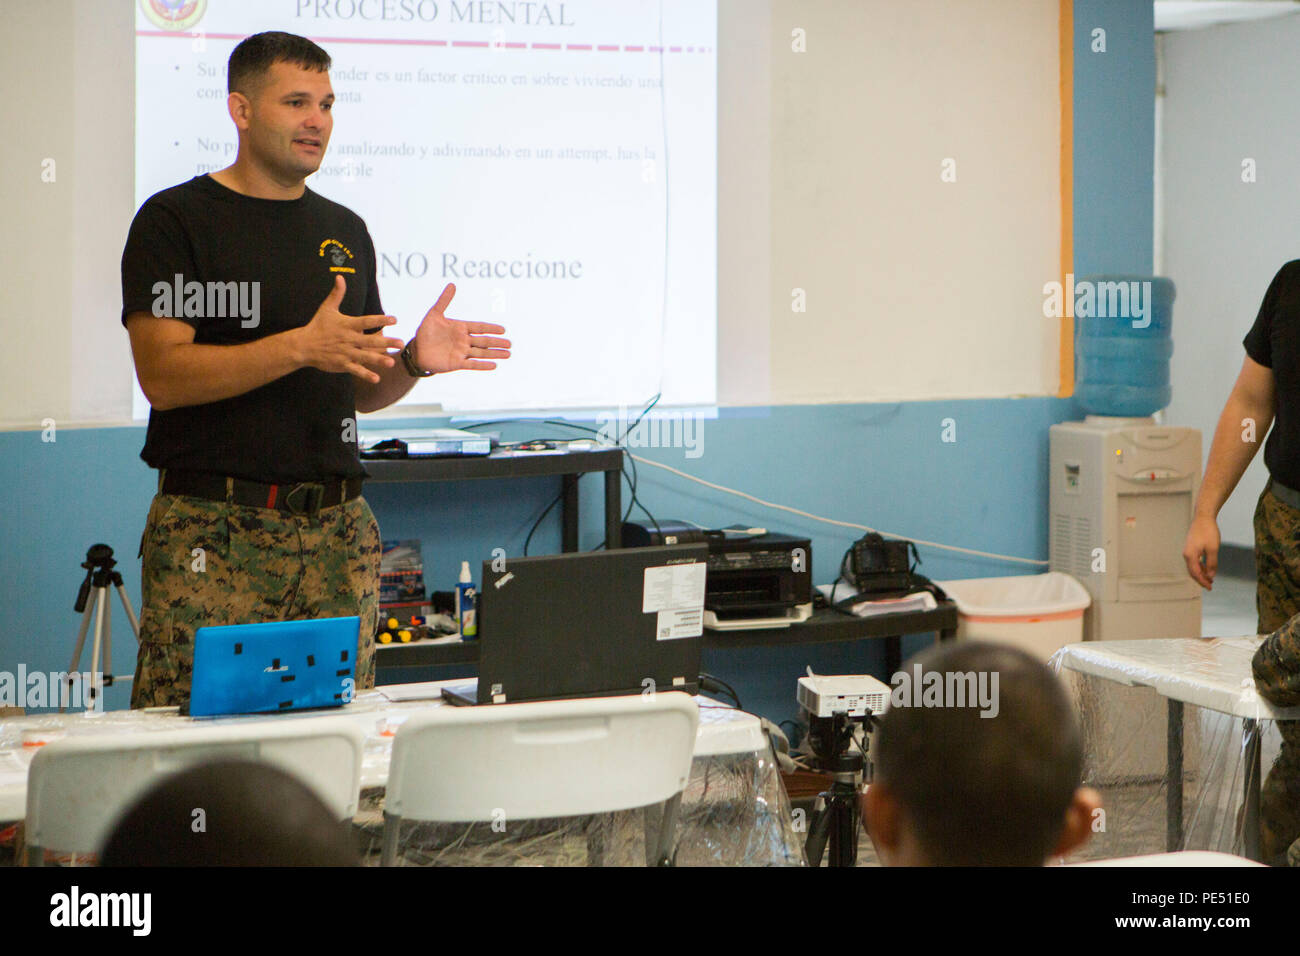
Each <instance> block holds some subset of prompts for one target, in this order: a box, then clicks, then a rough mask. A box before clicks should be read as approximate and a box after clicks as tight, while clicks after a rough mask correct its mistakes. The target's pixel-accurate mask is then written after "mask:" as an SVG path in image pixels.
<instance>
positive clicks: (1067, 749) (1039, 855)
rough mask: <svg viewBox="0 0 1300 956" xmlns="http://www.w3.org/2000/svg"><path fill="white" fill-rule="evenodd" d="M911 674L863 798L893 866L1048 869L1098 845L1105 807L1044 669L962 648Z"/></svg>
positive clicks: (993, 649) (931, 658)
mask: <svg viewBox="0 0 1300 956" xmlns="http://www.w3.org/2000/svg"><path fill="white" fill-rule="evenodd" d="M918 665H919V668H920V670H919V672H918V671H917V669H916V668H917V666H918ZM931 672H933V676H929V675H931ZM918 673H919V674H920V675H921V678H922V679H921V682H920V686H918V687H915V688H914V687H911V686H910V685H911V684H914V683H916V680H915V678H916V677H917V675H918ZM901 674H902V675H904V676H905V677H906V680H904V679H903V677H896V678H895V681H894V693H893V696H892V698H891V700H892V703H891V705H890V709H889V710H888V711H887V712H886V714H885V715H884V717H883V718H882V720H881V726H880V728H879V729H878V730H877V731H876V732H875V739H874V741H873V742H872V755H873V762H874V766H875V777H874V782H873V783H872V784H871V786H870V787H869V788H868V789H867V791H866V793H865V794H864V795H863V798H862V810H863V814H864V817H865V823H866V826H867V830H868V832H869V833H870V834H871V839H872V842H873V843H874V844H875V847H876V852H877V854H878V855H879V857H880V861H881V863H883V864H884V865H885V866H1041V865H1042V864H1043V863H1044V862H1045V861H1046V860H1047V858H1048V857H1051V856H1064V855H1065V854H1066V853H1069V852H1070V851H1071V850H1073V849H1075V848H1076V847H1078V846H1080V845H1082V844H1083V842H1084V841H1085V840H1087V838H1088V835H1089V833H1090V832H1091V826H1092V821H1093V818H1094V815H1095V814H1094V811H1095V810H1096V809H1097V808H1098V807H1099V806H1100V805H1101V802H1100V799H1099V797H1098V795H1097V793H1096V792H1095V791H1093V790H1090V789H1086V788H1081V787H1079V781H1080V779H1081V777H1082V774H1083V742H1082V734H1081V732H1080V730H1079V725H1078V722H1077V721H1076V719H1075V716H1074V710H1073V707H1072V706H1071V702H1070V698H1069V696H1068V694H1067V693H1066V690H1065V687H1064V685H1062V684H1061V682H1060V681H1059V680H1058V679H1057V677H1056V675H1054V674H1053V673H1052V672H1051V671H1050V670H1048V669H1047V667H1046V666H1045V665H1044V664H1043V663H1042V662H1041V661H1039V660H1037V659H1036V658H1034V657H1031V656H1030V655H1029V654H1026V653H1025V652H1024V651H1021V650H1017V649H1016V648H1012V647H1006V646H1002V645H996V644H987V643H981V642H976V641H962V642H960V643H949V644H944V645H941V646H939V647H936V648H932V649H930V650H927V651H926V652H924V653H922V654H919V655H917V656H916V657H914V658H912V659H911V660H910V661H908V662H907V664H905V665H904V666H903V670H902V672H901ZM940 679H942V683H939V680H940ZM904 685H907V686H904ZM936 688H942V690H938V691H936ZM923 690H928V691H929V693H923ZM900 700H902V701H903V702H904V703H905V704H906V705H905V706H899V702H900ZM936 704H938V705H939V706H936ZM954 704H962V705H963V706H954Z"/></svg>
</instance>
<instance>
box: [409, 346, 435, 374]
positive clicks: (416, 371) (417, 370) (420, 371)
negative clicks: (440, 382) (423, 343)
mask: <svg viewBox="0 0 1300 956" xmlns="http://www.w3.org/2000/svg"><path fill="white" fill-rule="evenodd" d="M414 344H415V339H411V341H409V342H407V343H406V347H405V348H403V349H402V364H403V365H405V366H406V371H407V372H409V373H410V374H411V376H412V377H413V378H428V377H429V376H430V375H432V374H433V373H432V372H426V371H424V370H423V369H421V368H420V366H418V365H416V364H415V357H414V356H413V355H411V346H412V345H414Z"/></svg>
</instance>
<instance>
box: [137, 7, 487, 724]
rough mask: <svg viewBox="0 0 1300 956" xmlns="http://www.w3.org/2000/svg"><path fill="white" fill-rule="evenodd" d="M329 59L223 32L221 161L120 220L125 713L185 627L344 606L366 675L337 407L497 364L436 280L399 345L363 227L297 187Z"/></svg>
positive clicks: (355, 516)
mask: <svg viewBox="0 0 1300 956" xmlns="http://www.w3.org/2000/svg"><path fill="white" fill-rule="evenodd" d="M329 68H330V58H329V56H328V55H327V54H326V53H325V51H324V50H322V49H321V48H320V47H318V46H317V45H316V44H314V43H312V42H311V41H310V40H307V39H304V38H303V37H298V36H294V35H292V34H287V33H260V34H257V35H255V36H251V37H249V38H248V39H246V40H244V41H243V42H242V43H240V44H239V46H237V47H236V48H235V50H234V52H233V53H232V54H231V57H230V62H229V66H228V71H227V73H228V75H227V83H228V88H229V91H230V93H229V97H228V99H227V106H228V109H229V112H230V117H231V119H232V120H233V121H234V123H235V126H236V127H237V128H238V132H239V152H238V154H237V156H236V159H235V162H234V164H233V165H231V166H229V167H227V168H226V169H223V170H220V171H219V172H215V173H212V174H210V175H206V176H196V177H194V178H193V179H191V180H190V181H189V182H187V183H183V184H181V185H179V186H174V187H172V188H170V189H166V190H164V191H162V192H160V193H158V194H156V195H154V196H152V197H151V198H150V199H149V200H148V201H147V202H145V204H144V205H143V206H141V207H140V210H139V212H138V213H137V214H136V217H135V220H134V221H133V222H132V224H131V231H130V234H129V236H128V238H127V242H126V248H125V251H124V252H123V254H122V306H123V307H122V322H123V324H124V325H125V326H126V328H127V331H128V332H129V333H130V337H131V351H132V355H133V356H134V358H135V368H136V374H137V376H138V378H139V380H140V386H141V388H142V389H143V390H144V393H145V396H146V397H147V398H148V399H149V402H150V404H151V405H152V406H153V408H152V411H151V412H150V415H149V429H148V432H147V435H146V438H145V446H144V450H143V451H142V452H141V457H142V458H143V459H144V460H145V462H147V463H148V464H149V465H150V466H151V467H153V468H156V469H158V472H159V478H158V495H157V497H155V498H154V500H153V504H152V506H151V508H150V509H149V516H148V520H147V521H146V524H145V529H144V535H143V537H142V538H141V542H140V553H141V556H142V558H143V571H142V584H143V594H142V598H143V607H142V610H141V615H140V653H139V657H138V659H137V662H136V672H135V682H134V685H133V687H132V693H131V706H132V707H149V706H160V705H172V704H180V703H184V702H185V701H187V700H188V698H189V690H190V672H191V667H192V663H193V641H194V632H195V630H196V629H197V628H198V627H200V626H203V625H206V624H234V623H252V622H258V621H276V620H293V619H306V618H316V617H335V616H346V615H353V614H356V615H359V616H360V617H361V633H360V636H359V641H358V646H357V655H356V658H357V659H356V686H357V687H358V688H359V689H361V688H367V687H371V686H373V685H374V636H375V624H376V618H377V612H378V590H379V554H380V543H379V528H378V526H377V524H376V522H375V517H374V515H373V514H372V513H371V511H370V508H369V506H368V505H367V504H366V502H365V499H364V498H362V497H361V482H362V479H363V478H364V477H365V472H364V471H363V469H362V467H361V462H360V460H359V457H358V453H357V452H358V449H357V438H356V427H357V426H356V415H357V412H358V411H361V412H370V411H375V410H377V409H380V408H383V407H385V406H387V405H390V404H392V403H393V402H395V401H397V400H398V399H399V398H401V397H402V396H403V395H405V394H406V393H407V392H408V391H410V389H411V387H412V385H413V384H414V383H415V381H416V379H417V378H419V377H423V376H427V375H432V374H435V373H437V372H451V371H456V370H458V369H492V368H495V367H496V362H495V361H494V360H496V359H504V358H508V357H509V355H510V352H509V348H510V343H509V341H507V340H506V339H501V338H495V337H494V336H495V335H496V334H498V333H502V332H504V331H505V330H504V329H503V328H502V327H501V326H499V325H492V324H487V323H482V322H458V321H455V320H453V319H449V318H447V317H446V315H445V314H444V313H445V310H446V308H447V306H448V304H449V303H450V302H451V299H452V296H453V295H454V294H455V287H454V286H451V285H448V286H447V287H446V288H445V289H444V290H443V292H442V295H441V296H440V297H439V298H438V301H437V302H436V303H435V304H434V306H433V308H431V309H430V310H429V312H428V313H427V314H426V315H425V317H424V320H423V321H422V322H421V324H420V327H419V329H418V330H417V332H416V334H415V337H414V338H413V339H411V341H410V342H406V343H403V342H402V341H401V340H400V339H392V338H387V337H385V336H384V335H383V334H382V330H383V329H384V327H386V326H389V325H392V324H393V323H395V322H396V321H397V320H396V319H395V318H393V317H392V316H387V315H383V314H382V312H383V307H382V306H381V304H380V301H379V289H378V286H377V281H376V263H375V249H374V243H373V242H372V241H371V238H370V234H369V232H368V231H367V229H366V225H365V222H364V221H363V220H362V219H361V218H360V217H359V216H357V215H356V214H355V213H353V212H352V211H351V210H349V209H347V208H346V207H344V206H341V205H339V204H338V203H335V202H331V201H330V200H328V199H325V198H324V197H322V196H320V195H318V194H317V193H315V192H313V191H312V190H310V189H308V188H307V186H306V184H305V183H304V179H305V178H306V177H307V176H309V175H311V174H312V173H314V172H316V170H317V169H318V168H319V167H320V164H321V160H322V159H323V157H324V155H325V149H326V147H327V146H328V144H329V138H330V132H331V130H332V127H333V115H332V112H331V110H332V107H333V104H334V92H333V89H332V88H331V86H330V80H329V72H328V71H329ZM396 349H400V350H401V352H400V354H390V351H389V350H396Z"/></svg>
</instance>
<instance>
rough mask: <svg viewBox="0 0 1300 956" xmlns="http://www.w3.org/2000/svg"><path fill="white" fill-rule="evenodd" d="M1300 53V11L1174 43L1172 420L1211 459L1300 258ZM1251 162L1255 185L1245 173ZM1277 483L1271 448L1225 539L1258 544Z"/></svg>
mask: <svg viewBox="0 0 1300 956" xmlns="http://www.w3.org/2000/svg"><path fill="white" fill-rule="evenodd" d="M1297 49H1300V16H1290V17H1281V18H1278V19H1273V20H1268V21H1265V22H1259V23H1245V24H1234V25H1230V26H1219V27H1213V28H1210V29H1206V30H1196V31H1190V32H1186V33H1171V34H1168V35H1166V37H1165V40H1164V56H1165V62H1164V76H1165V102H1164V108H1163V112H1164V120H1163V130H1162V134H1163V151H1164V165H1163V167H1162V177H1163V183H1164V190H1163V192H1164V196H1163V206H1164V234H1163V236H1162V237H1160V240H1161V241H1162V242H1163V246H1164V259H1163V261H1164V273H1165V274H1166V275H1168V276H1169V278H1171V279H1173V280H1174V282H1175V283H1176V285H1177V286H1178V298H1177V300H1176V302H1175V303H1174V325H1173V337H1174V357H1173V366H1172V369H1171V376H1172V386H1173V401H1172V402H1171V403H1170V406H1169V409H1168V412H1167V420H1168V422H1169V423H1170V424H1176V425H1191V426H1194V427H1196V428H1200V429H1201V430H1202V431H1203V432H1204V434H1205V441H1204V443H1203V444H1204V448H1205V452H1206V455H1207V456H1208V454H1209V449H1210V438H1211V436H1212V435H1213V434H1214V428H1215V425H1216V424H1217V422H1218V419H1219V414H1220V413H1221V412H1222V411H1223V405H1224V402H1225V401H1226V400H1227V398H1228V393H1229V392H1230V391H1231V390H1232V384H1233V382H1234V381H1235V380H1236V377H1237V373H1238V372H1239V371H1240V370H1241V363H1242V359H1243V358H1244V357H1245V354H1246V353H1245V350H1244V349H1243V348H1242V346H1241V340H1242V338H1243V337H1244V336H1245V335H1246V332H1247V331H1249V329H1250V327H1251V324H1252V323H1253V322H1254V320H1255V315H1256V313H1257V312H1258V311H1259V304H1260V301H1261V300H1262V299H1263V298H1264V292H1265V290H1266V289H1267V288H1268V284H1269V281H1270V280H1271V279H1272V278H1273V275H1274V274H1275V273H1276V272H1277V270H1278V268H1279V267H1280V266H1281V265H1282V264H1283V263H1284V262H1286V261H1288V260H1290V259H1295V258H1300V122H1297V116H1298V114H1300V106H1298V105H1297V100H1296V92H1295V91H1296V90H1297V89H1300V57H1297V56H1296V51H1297ZM1246 160H1253V161H1254V164H1255V177H1256V181H1255V182H1243V181H1242V168H1243V167H1242V164H1243V162H1244V161H1246ZM1260 438H1261V441H1260V446H1261V452H1262V447H1263V441H1262V438H1263V436H1260ZM1267 480H1268V472H1267V470H1266V469H1265V468H1264V456H1263V454H1262V453H1260V454H1257V455H1256V457H1255V460H1254V462H1252V463H1251V466H1250V468H1249V469H1248V470H1247V472H1246V474H1245V475H1244V476H1243V478H1242V480H1241V484H1240V485H1238V487H1237V491H1236V492H1235V493H1234V494H1233V496H1232V498H1230V499H1229V501H1228V503H1227V504H1226V505H1225V506H1224V508H1223V511H1222V512H1221V513H1220V516H1219V530H1220V534H1221V536H1222V538H1223V541H1224V542H1225V543H1229V544H1237V545H1245V546H1250V545H1252V543H1253V542H1254V532H1253V528H1252V516H1253V514H1254V510H1255V502H1256V499H1257V498H1258V497H1259V493H1260V491H1261V490H1262V489H1263V487H1264V483H1265V482H1266V481H1267Z"/></svg>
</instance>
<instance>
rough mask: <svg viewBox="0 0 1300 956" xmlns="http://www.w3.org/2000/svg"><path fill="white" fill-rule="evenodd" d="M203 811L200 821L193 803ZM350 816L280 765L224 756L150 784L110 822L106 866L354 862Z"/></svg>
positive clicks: (103, 859)
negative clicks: (341, 816) (343, 817)
mask: <svg viewBox="0 0 1300 956" xmlns="http://www.w3.org/2000/svg"><path fill="white" fill-rule="evenodd" d="M200 810H201V811H202V818H201V819H202V826H201V827H200V826H198V825H197V821H198V820H199V819H200V817H199V814H198V812H197V811H200ZM359 861H360V854H359V853H358V849H357V844H356V840H355V838H354V837H353V836H352V833H351V823H350V821H349V822H347V823H344V822H342V821H339V820H336V819H334V816H333V814H332V813H331V812H330V810H329V808H328V807H326V806H325V804H324V803H323V802H322V801H321V799H320V797H318V796H317V795H316V793H315V792H314V791H312V790H311V789H310V788H308V786H307V785H306V784H305V783H303V782H301V781H300V780H299V779H298V778H297V777H294V776H292V775H290V774H288V773H286V772H285V771H283V770H280V769H278V768H276V767H272V766H270V765H268V764H264V763H257V762H254V761H251V760H230V759H223V760H218V761H214V762H212V763H206V764H202V765H199V766H195V767H191V768H189V769H188V770H183V771H181V772H180V773H178V774H175V775H173V776H171V777H168V778H167V779H165V780H163V781H161V782H159V783H158V784H156V785H154V786H153V787H152V788H151V789H149V790H148V791H147V792H146V793H145V794H144V795H143V796H141V798H140V799H139V800H138V801H137V802H136V803H135V805H134V806H132V807H131V808H130V809H128V810H127V811H126V813H125V814H123V815H122V817H121V818H120V819H119V821H118V822H117V824H116V825H115V826H114V828H113V831H112V833H111V835H110V836H109V838H108V840H107V842H106V843H105V845H104V850H103V852H102V853H101V854H100V863H101V864H102V865H104V866H355V865H357V864H358V863H359Z"/></svg>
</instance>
